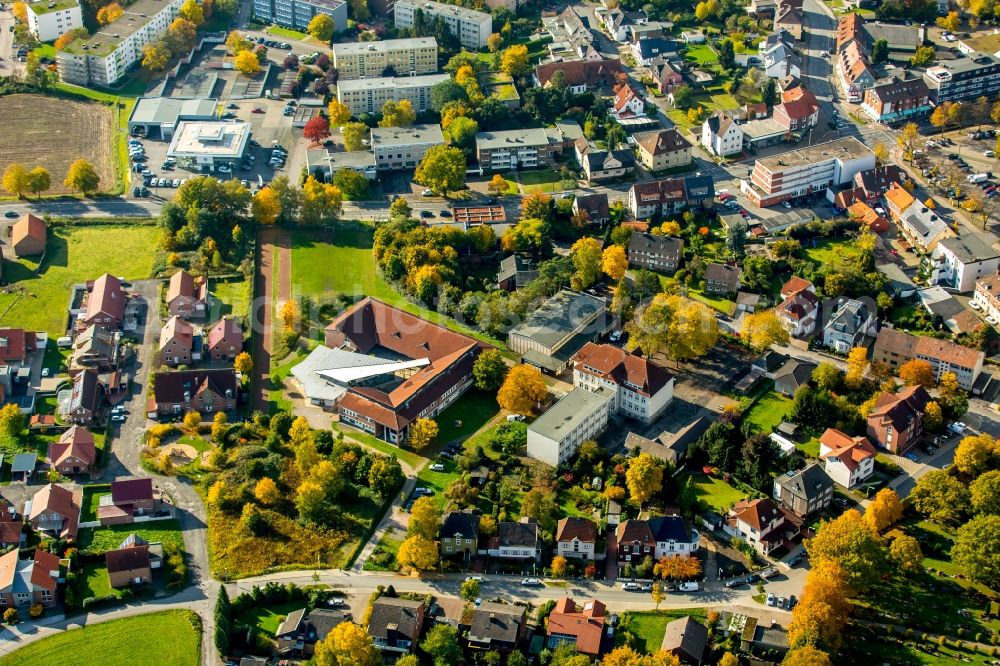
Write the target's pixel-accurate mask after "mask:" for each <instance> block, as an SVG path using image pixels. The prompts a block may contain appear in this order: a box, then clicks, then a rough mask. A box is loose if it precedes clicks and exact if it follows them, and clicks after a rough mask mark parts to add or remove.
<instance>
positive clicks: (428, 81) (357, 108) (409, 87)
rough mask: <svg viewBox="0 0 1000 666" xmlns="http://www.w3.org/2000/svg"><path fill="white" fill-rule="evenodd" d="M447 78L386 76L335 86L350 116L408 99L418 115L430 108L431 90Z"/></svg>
mask: <svg viewBox="0 0 1000 666" xmlns="http://www.w3.org/2000/svg"><path fill="white" fill-rule="evenodd" d="M449 78H450V77H449V76H448V75H447V74H424V75H422V76H399V77H394V76H387V77H380V78H377V79H351V80H348V81H340V82H338V83H337V99H338V100H340V102H341V103H343V104H345V105H346V106H347V108H349V109H350V110H351V115H352V116H359V115H361V114H362V113H379V112H380V111H381V110H382V106H383V105H384V104H385V103H386V102H388V101H394V102H400V101H402V100H404V99H405V100H409V102H410V104H412V105H413V110H414V111H416V112H417V113H420V112H422V111H426V110H427V109H429V108H430V107H431V88H433V87H434V86H435V85H437V84H438V83H441V82H442V81H447V80H448V79H449Z"/></svg>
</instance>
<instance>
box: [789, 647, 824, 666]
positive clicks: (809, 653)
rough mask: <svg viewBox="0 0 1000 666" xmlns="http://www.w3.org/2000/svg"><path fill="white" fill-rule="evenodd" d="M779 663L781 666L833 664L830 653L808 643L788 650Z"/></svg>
mask: <svg viewBox="0 0 1000 666" xmlns="http://www.w3.org/2000/svg"><path fill="white" fill-rule="evenodd" d="M781 664H782V666H833V662H831V661H830V655H828V654H827V653H826V652H823V651H822V650H817V649H816V648H814V647H811V646H808V645H807V646H805V647H800V648H796V649H794V650H792V651H791V652H789V653H788V654H787V655H786V656H785V660H784V661H783V662H781Z"/></svg>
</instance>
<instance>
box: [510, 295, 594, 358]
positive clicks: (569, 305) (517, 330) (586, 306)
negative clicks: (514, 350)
mask: <svg viewBox="0 0 1000 666" xmlns="http://www.w3.org/2000/svg"><path fill="white" fill-rule="evenodd" d="M605 308H607V302H606V301H605V300H604V299H603V298H598V297H596V296H591V295H589V294H582V293H580V292H578V291H570V290H569V289H563V290H562V291H560V292H559V293H558V294H556V295H555V296H553V297H552V298H550V299H548V300H547V301H545V302H544V303H542V304H541V306H539V307H538V308H537V309H536V310H534V311H533V312H532V313H531V314H529V315H528V318H527V319H526V320H524V321H523V322H522V323H520V324H518V325H517V326H515V327H514V328H513V329H511V331H510V332H511V334H517V335H521V336H523V337H526V338H531V339H533V340H537V341H538V342H540V343H542V344H543V345H545V346H546V347H552V346H553V345H555V344H558V343H559V341H560V340H563V339H564V338H566V337H567V336H569V335H570V334H571V333H574V332H576V331H577V330H578V329H580V328H583V326H584V325H585V324H584V322H585V321H588V320H589V319H590V318H591V316H592V315H593V314H594V313H596V312H600V311H601V310H604V309H605Z"/></svg>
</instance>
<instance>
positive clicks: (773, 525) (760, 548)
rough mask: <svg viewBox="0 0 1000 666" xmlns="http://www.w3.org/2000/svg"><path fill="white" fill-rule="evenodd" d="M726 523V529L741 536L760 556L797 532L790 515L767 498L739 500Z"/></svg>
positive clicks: (779, 545) (781, 544) (783, 542)
mask: <svg viewBox="0 0 1000 666" xmlns="http://www.w3.org/2000/svg"><path fill="white" fill-rule="evenodd" d="M726 522H727V525H726V527H727V531H729V532H730V533H732V534H734V535H736V536H740V537H742V538H743V539H744V540H745V541H746V542H747V543H749V544H750V545H751V546H753V548H754V550H756V551H757V552H758V553H760V554H761V555H767V554H769V553H770V552H771V551H773V550H775V549H777V548H779V547H781V546H783V545H785V544H786V542H788V541H789V539H791V538H792V537H794V536H795V535H796V534H797V533H798V528H797V526H796V525H795V524H794V523H793V522H792V521H790V520H789V516H788V515H787V514H786V513H785V512H784V511H782V510H781V508H779V507H778V506H777V505H775V503H774V502H772V501H771V500H770V499H768V498H766V497H765V498H763V499H755V500H740V501H738V502H737V503H736V504H735V505H734V506H733V508H732V509H731V510H730V512H729V517H728V518H727V521H726Z"/></svg>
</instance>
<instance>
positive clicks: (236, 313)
mask: <svg viewBox="0 0 1000 666" xmlns="http://www.w3.org/2000/svg"><path fill="white" fill-rule="evenodd" d="M249 287H250V283H249V282H247V281H245V280H238V281H231V282H222V281H214V280H213V281H212V289H211V292H212V295H213V296H215V297H216V298H217V299H219V300H220V301H221V302H222V311H221V312H220V313H219V314H220V315H223V316H225V315H232V316H233V317H245V316H246V315H247V313H248V312H249V310H250V293H249Z"/></svg>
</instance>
